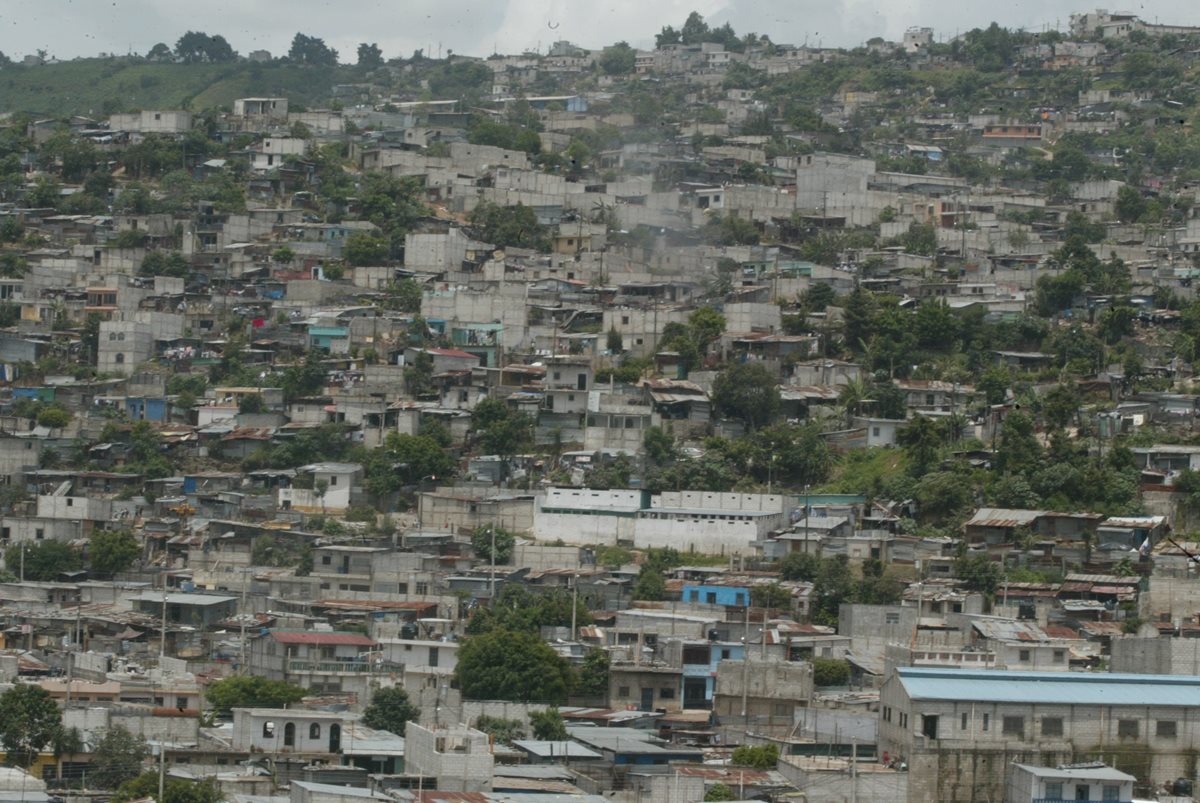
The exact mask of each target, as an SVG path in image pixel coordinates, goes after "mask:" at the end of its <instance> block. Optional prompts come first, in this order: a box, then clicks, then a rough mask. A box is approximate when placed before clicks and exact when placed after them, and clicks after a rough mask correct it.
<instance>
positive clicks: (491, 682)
mask: <svg viewBox="0 0 1200 803" xmlns="http://www.w3.org/2000/svg"><path fill="white" fill-rule="evenodd" d="M454 677H455V680H456V681H457V683H458V687H459V689H461V690H462V694H463V697H464V698H466V699H468V700H510V701H512V702H524V703H534V702H541V703H551V704H560V703H563V702H565V701H566V698H567V693H568V692H569V691H570V688H571V681H572V677H571V667H570V665H569V664H568V663H567V662H566V660H564V659H563V658H562V657H561V656H560V655H559V654H558V653H556V652H555V651H554V650H553V649H551V648H550V646H549V645H548V644H546V642H544V641H542V640H541V638H540V637H538V636H537V635H536V634H533V633H524V632H520V631H512V630H503V629H496V630H491V631H489V632H487V633H482V634H480V635H477V636H471V637H469V638H468V639H466V641H464V642H463V644H462V646H461V647H459V650H458V664H457V665H456V666H455V668H454Z"/></svg>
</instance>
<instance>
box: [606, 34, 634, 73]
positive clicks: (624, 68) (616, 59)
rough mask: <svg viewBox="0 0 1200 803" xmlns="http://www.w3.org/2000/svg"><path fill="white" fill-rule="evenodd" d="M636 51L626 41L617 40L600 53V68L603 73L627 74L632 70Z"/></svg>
mask: <svg viewBox="0 0 1200 803" xmlns="http://www.w3.org/2000/svg"><path fill="white" fill-rule="evenodd" d="M636 61H637V51H636V50H634V49H633V48H632V47H630V46H629V43H628V42H617V43H616V44H615V45H610V46H609V47H606V48H604V50H603V51H601V53H600V60H599V64H600V69H601V70H603V71H604V74H605V75H628V74H629V73H631V72H633V67H634V64H635V63H636Z"/></svg>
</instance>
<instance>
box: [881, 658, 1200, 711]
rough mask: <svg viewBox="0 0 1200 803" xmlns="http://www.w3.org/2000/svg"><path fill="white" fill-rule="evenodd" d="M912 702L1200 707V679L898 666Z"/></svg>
mask: <svg viewBox="0 0 1200 803" xmlns="http://www.w3.org/2000/svg"><path fill="white" fill-rule="evenodd" d="M896 672H897V674H898V676H899V678H900V682H901V683H902V684H903V685H904V689H905V691H906V692H908V696H909V697H910V698H911V699H914V700H948V701H953V702H982V703H1029V704H1039V703H1041V704H1050V705H1054V704H1058V705H1141V706H1172V707H1185V706H1190V707H1195V706H1200V677H1191V676H1183V675H1133V674H1112V673H1100V672H1096V673H1083V672H995V671H993V672H989V671H971V670H967V671H964V670H958V669H921V668H913V667H906V668H901V669H897V670H896Z"/></svg>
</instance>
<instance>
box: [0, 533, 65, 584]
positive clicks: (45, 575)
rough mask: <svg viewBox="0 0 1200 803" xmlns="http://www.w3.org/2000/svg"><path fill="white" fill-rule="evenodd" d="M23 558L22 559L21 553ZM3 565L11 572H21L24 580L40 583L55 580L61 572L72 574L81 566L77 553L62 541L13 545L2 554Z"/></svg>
mask: <svg viewBox="0 0 1200 803" xmlns="http://www.w3.org/2000/svg"><path fill="white" fill-rule="evenodd" d="M22 550H24V552H25V556H24V558H23V559H22V556H21V552H22ZM4 565H5V566H7V567H8V569H9V571H11V572H18V571H22V567H24V570H23V572H22V574H23V576H24V578H25V579H26V580H38V581H42V582H46V581H50V580H56V579H58V576H59V575H60V574H62V573H63V572H73V571H75V570H76V569H79V568H80V567H81V566H82V565H83V560H82V558H80V556H79V553H78V552H76V551H75V550H74V549H72V548H71V546H70V545H69V544H66V543H64V542H62V541H41V542H39V543H35V544H32V545H28V546H27V545H24V544H13V545H12V546H10V547H9V548H8V549H7V550H5V552H4Z"/></svg>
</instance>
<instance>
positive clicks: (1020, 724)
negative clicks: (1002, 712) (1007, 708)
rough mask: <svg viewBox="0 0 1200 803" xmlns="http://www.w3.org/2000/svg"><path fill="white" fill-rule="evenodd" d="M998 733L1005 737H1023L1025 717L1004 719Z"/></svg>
mask: <svg viewBox="0 0 1200 803" xmlns="http://www.w3.org/2000/svg"><path fill="white" fill-rule="evenodd" d="M1000 732H1001V733H1003V734H1004V735H1005V736H1022V737H1023V736H1024V735H1025V717H1004V719H1003V721H1002V722H1001V724H1000Z"/></svg>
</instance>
